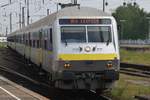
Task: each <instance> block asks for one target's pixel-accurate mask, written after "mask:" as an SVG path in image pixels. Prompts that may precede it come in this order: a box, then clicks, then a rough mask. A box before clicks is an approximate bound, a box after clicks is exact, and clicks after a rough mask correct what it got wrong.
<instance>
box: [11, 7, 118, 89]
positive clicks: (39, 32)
mask: <svg viewBox="0 0 150 100" xmlns="http://www.w3.org/2000/svg"><path fill="white" fill-rule="evenodd" d="M8 47H10V48H12V49H13V50H15V51H17V52H18V53H19V54H21V55H22V56H24V58H25V59H27V60H28V61H31V62H32V63H34V64H36V65H37V66H38V67H39V68H41V69H43V70H44V71H45V72H46V73H47V75H48V76H49V81H50V82H51V83H53V85H54V87H56V88H59V89H65V90H72V89H77V90H94V91H104V90H107V89H111V88H112V87H113V85H114V83H115V81H116V80H118V79H119V69H120V55H119V45H118V34H117V23H116V20H115V18H114V17H113V16H111V15H110V14H108V13H105V12H103V11H101V10H98V9H96V8H91V7H76V6H73V7H66V8H63V9H61V10H59V11H57V12H55V13H52V14H50V15H48V16H46V17H44V18H42V19H40V20H38V21H36V22H34V23H32V24H30V25H28V26H26V27H24V28H22V29H20V30H16V31H14V32H12V33H11V34H9V35H8Z"/></svg>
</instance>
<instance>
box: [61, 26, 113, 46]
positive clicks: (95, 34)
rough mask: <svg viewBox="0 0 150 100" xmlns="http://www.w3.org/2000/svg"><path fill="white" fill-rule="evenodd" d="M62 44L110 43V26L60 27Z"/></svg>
mask: <svg viewBox="0 0 150 100" xmlns="http://www.w3.org/2000/svg"><path fill="white" fill-rule="evenodd" d="M61 41H62V43H84V42H87V43H88V42H89V43H90V42H91V43H92V42H102V43H103V42H107V43H109V42H111V41H112V38H111V27H110V26H62V27H61Z"/></svg>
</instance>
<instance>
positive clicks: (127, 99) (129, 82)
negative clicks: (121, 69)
mask: <svg viewBox="0 0 150 100" xmlns="http://www.w3.org/2000/svg"><path fill="white" fill-rule="evenodd" d="M111 94H112V99H113V100H134V96H135V95H150V79H148V78H141V77H136V76H128V75H124V74H120V80H119V81H118V82H116V84H115V87H114V89H113V90H112V93H111Z"/></svg>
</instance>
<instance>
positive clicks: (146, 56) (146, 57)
mask: <svg viewBox="0 0 150 100" xmlns="http://www.w3.org/2000/svg"><path fill="white" fill-rule="evenodd" d="M120 54H121V62H128V63H133V64H145V65H150V51H146V52H142V51H129V50H125V49H121V50H120Z"/></svg>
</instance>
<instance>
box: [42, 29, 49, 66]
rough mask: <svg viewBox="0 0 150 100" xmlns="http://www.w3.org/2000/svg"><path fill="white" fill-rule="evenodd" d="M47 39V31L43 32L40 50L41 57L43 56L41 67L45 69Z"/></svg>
mask: <svg viewBox="0 0 150 100" xmlns="http://www.w3.org/2000/svg"><path fill="white" fill-rule="evenodd" d="M47 39H48V33H47V30H46V29H45V30H43V41H42V42H43V43H42V44H43V45H42V49H43V52H42V54H43V55H42V56H43V58H42V59H43V67H46V66H47Z"/></svg>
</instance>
